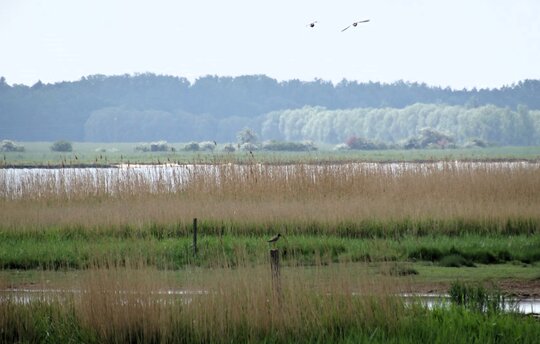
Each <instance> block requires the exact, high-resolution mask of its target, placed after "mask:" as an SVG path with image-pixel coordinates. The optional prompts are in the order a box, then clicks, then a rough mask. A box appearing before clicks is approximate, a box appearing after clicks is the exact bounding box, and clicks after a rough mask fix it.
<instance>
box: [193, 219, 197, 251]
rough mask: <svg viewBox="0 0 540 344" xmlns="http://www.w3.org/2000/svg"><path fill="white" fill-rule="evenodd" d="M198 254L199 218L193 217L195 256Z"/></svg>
mask: <svg viewBox="0 0 540 344" xmlns="http://www.w3.org/2000/svg"><path fill="white" fill-rule="evenodd" d="M196 255H197V218H194V219H193V256H196Z"/></svg>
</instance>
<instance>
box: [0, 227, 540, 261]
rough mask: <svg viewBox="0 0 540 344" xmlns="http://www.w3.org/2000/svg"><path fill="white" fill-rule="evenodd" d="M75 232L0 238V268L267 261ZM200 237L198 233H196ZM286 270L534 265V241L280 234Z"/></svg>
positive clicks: (228, 241) (229, 242) (218, 245)
mask: <svg viewBox="0 0 540 344" xmlns="http://www.w3.org/2000/svg"><path fill="white" fill-rule="evenodd" d="M110 233H113V234H114V235H113V236H109V235H104V234H96V233H93V234H92V233H88V232H81V233H80V234H76V233H75V234H74V233H69V232H68V233H62V232H56V233H55V232H35V233H24V234H20V233H13V232H4V233H2V232H0V238H1V240H0V268H3V269H35V268H41V269H66V268H72V269H73V268H74V269H85V268H88V267H89V266H92V265H93V264H99V265H105V264H123V263H125V262H130V261H139V260H142V261H144V262H145V263H146V264H149V265H152V266H156V267H158V268H162V269H163V268H167V269H178V268H182V267H185V266H187V265H198V266H205V267H218V266H221V267H223V266H238V265H241V264H244V263H250V264H260V263H263V262H266V260H267V255H268V248H269V245H268V244H267V243H266V240H267V239H268V237H265V236H254V235H251V236H237V235H235V236H232V235H224V236H216V235H206V234H201V235H199V237H198V254H197V256H194V250H193V247H192V238H191V237H190V236H179V237H161V236H159V235H157V236H155V235H153V234H152V233H147V235H146V236H143V235H137V234H135V235H133V236H122V237H118V236H116V234H118V233H117V232H109V234H110ZM203 233H204V232H203ZM276 247H278V248H279V249H280V253H281V258H282V261H283V262H284V263H285V264H286V265H315V264H320V263H325V264H328V263H336V262H388V261H401V262H404V261H408V262H429V263H430V264H434V265H437V266H443V267H461V266H475V265H476V264H503V263H515V264H534V263H537V262H540V237H539V236H537V235H536V236H529V235H515V236H507V235H489V236H486V235H472V234H468V235H462V236H445V235H437V236H433V235H428V236H411V235H405V236H400V237H397V238H395V237H387V238H347V237H339V236H330V235H286V236H284V237H283V238H282V239H281V240H280V241H279V242H278V244H277V245H276Z"/></svg>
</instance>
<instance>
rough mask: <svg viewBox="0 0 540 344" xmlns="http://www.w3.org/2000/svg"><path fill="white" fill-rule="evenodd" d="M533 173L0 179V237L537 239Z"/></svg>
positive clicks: (471, 169) (423, 170) (488, 168)
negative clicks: (415, 234)
mask: <svg viewBox="0 0 540 344" xmlns="http://www.w3.org/2000/svg"><path fill="white" fill-rule="evenodd" d="M538 209H540V167H539V165H538V164H519V163H515V164H510V165H508V164H497V163H495V164H494V163H463V162H455V163H452V162H445V163H434V164H401V165H400V164H333V165H332V164H323V165H306V164H296V165H275V164H273V165H265V164H247V165H235V164H213V165H189V166H179V167H176V168H169V169H164V168H162V167H154V168H145V169H143V170H141V169H133V168H128V169H126V168H120V169H106V170H85V169H83V170H69V169H66V170H58V171H56V172H54V173H45V172H43V173H33V174H27V175H25V176H23V177H21V178H19V181H15V179H14V177H13V175H10V174H9V173H8V172H7V171H6V170H0V219H1V220H0V227H1V230H3V231H6V230H16V231H24V230H43V229H48V228H53V227H54V228H59V227H60V228H75V227H76V228H79V229H81V228H82V229H85V230H100V229H103V228H109V229H110V228H116V229H118V230H121V229H125V228H132V229H133V228H134V229H137V230H149V229H152V228H154V229H155V228H156V227H157V228H161V229H162V230H163V229H165V230H179V232H185V231H187V229H188V228H189V226H190V224H191V221H192V218H194V217H197V218H199V219H201V220H202V221H203V223H204V224H205V226H206V227H207V228H206V229H207V230H209V231H213V232H216V233H217V232H219V231H221V230H223V229H222V228H225V230H226V231H229V232H230V233H238V234H249V233H252V234H257V233H261V232H263V233H266V232H272V231H274V232H275V231H276V230H284V231H288V232H295V233H315V234H320V233H328V234H339V233H341V232H347V233H349V234H351V233H352V234H354V233H356V234H358V233H361V232H362V231H364V230H367V232H368V233H369V228H370V227H373V228H379V229H377V230H378V231H383V232H393V231H396V230H399V228H401V227H407V230H410V231H418V230H419V231H428V232H429V231H442V232H445V231H449V232H450V231H459V230H460V228H475V229H474V230H478V229H480V230H484V231H498V232H504V231H506V230H510V231H517V232H526V233H531V232H533V233H534V232H537V231H538V228H539V224H540V213H539V212H538Z"/></svg>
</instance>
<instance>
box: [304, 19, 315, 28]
mask: <svg viewBox="0 0 540 344" xmlns="http://www.w3.org/2000/svg"><path fill="white" fill-rule="evenodd" d="M315 24H317V21H316V20H315V21H312V22H311V23H309V24H307V25H306V26H309V27H315Z"/></svg>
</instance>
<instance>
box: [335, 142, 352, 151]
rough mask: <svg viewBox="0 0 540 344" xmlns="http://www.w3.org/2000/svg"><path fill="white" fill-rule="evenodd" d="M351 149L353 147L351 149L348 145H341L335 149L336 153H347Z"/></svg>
mask: <svg viewBox="0 0 540 344" xmlns="http://www.w3.org/2000/svg"><path fill="white" fill-rule="evenodd" d="M350 149H351V147H349V146H348V145H347V144H346V143H340V144H338V145H336V146H335V147H334V150H335V151H347V150H350Z"/></svg>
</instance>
